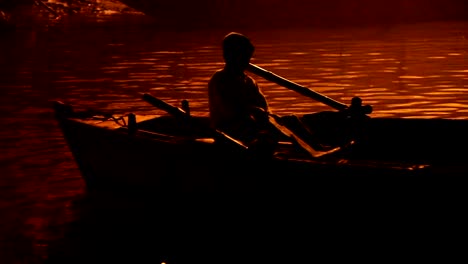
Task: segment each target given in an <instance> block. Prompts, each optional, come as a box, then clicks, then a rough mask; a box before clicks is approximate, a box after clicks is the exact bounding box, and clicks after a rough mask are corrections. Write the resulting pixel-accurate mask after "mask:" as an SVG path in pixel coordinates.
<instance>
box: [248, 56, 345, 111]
mask: <svg viewBox="0 0 468 264" xmlns="http://www.w3.org/2000/svg"><path fill="white" fill-rule="evenodd" d="M247 70H248V71H249V72H251V73H254V74H256V75H258V76H260V77H263V78H265V79H266V80H268V81H271V82H274V83H276V84H278V85H281V86H284V87H286V88H289V89H291V90H293V91H295V92H298V93H300V94H302V95H304V96H307V97H310V98H312V99H314V100H317V101H319V102H321V103H324V104H326V105H328V106H330V107H332V108H334V109H336V110H339V111H343V110H346V109H347V108H348V106H347V105H346V104H343V103H341V102H338V101H336V100H334V99H332V98H330V97H328V96H325V95H323V94H320V93H318V92H315V91H313V90H311V89H309V88H307V87H305V86H302V85H300V84H297V83H295V82H292V81H290V80H287V79H285V78H283V77H281V76H278V75H276V74H274V73H272V72H270V71H267V70H265V69H263V68H261V67H259V66H257V65H255V64H252V63H249V66H248V67H247Z"/></svg>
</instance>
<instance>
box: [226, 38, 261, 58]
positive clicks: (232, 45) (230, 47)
mask: <svg viewBox="0 0 468 264" xmlns="http://www.w3.org/2000/svg"><path fill="white" fill-rule="evenodd" d="M254 50H255V47H254V46H253V45H252V42H251V41H250V39H249V38H247V37H246V36H244V35H243V34H240V33H237V32H231V33H229V34H227V35H226V36H225V37H224V39H223V51H224V56H225V57H226V55H227V54H231V53H233V52H239V51H241V52H242V53H244V54H249V55H250V56H251V55H252V54H253V52H254Z"/></svg>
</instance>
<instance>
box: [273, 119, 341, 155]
mask: <svg viewBox="0 0 468 264" xmlns="http://www.w3.org/2000/svg"><path fill="white" fill-rule="evenodd" d="M276 118H277V117H276V116H275V115H272V114H269V115H268V121H269V122H270V124H271V125H272V126H274V127H275V128H276V129H278V131H279V132H280V133H282V134H283V135H285V136H286V137H288V138H290V139H291V141H293V142H294V143H296V144H297V145H299V147H301V148H302V149H304V150H305V151H307V152H308V153H309V154H310V156H311V157H312V158H319V157H322V156H325V155H328V154H332V153H335V152H337V151H339V150H341V147H336V148H333V149H329V150H318V149H315V148H314V147H313V146H311V145H310V144H308V143H307V142H305V141H304V140H303V139H302V138H300V137H299V136H297V135H296V133H294V132H293V131H292V130H291V129H289V128H288V127H286V126H283V125H281V124H280V123H278V122H277V121H276Z"/></svg>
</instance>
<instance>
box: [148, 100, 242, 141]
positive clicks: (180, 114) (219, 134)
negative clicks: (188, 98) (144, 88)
mask: <svg viewBox="0 0 468 264" xmlns="http://www.w3.org/2000/svg"><path fill="white" fill-rule="evenodd" d="M142 97H143V100H145V101H146V102H148V103H150V104H152V105H153V106H155V107H157V108H159V109H161V110H164V111H166V112H167V113H168V114H170V115H172V116H174V117H176V118H191V116H190V114H189V113H188V112H187V111H186V110H183V109H181V108H179V107H177V106H173V105H171V104H169V103H167V102H165V101H163V100H161V99H159V98H157V97H154V96H153V95H151V94H149V93H144V94H143V96H142ZM209 129H210V130H211V131H212V132H213V133H214V135H215V137H216V138H217V139H221V140H223V141H224V142H227V143H230V144H231V145H233V146H235V147H237V148H239V149H241V150H247V149H248V147H247V146H246V145H245V144H244V143H242V142H241V141H239V140H237V139H235V138H233V137H231V136H229V135H228V134H226V133H224V132H223V131H220V130H218V129H212V128H209Z"/></svg>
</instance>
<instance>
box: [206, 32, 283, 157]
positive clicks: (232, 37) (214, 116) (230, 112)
mask: <svg viewBox="0 0 468 264" xmlns="http://www.w3.org/2000/svg"><path fill="white" fill-rule="evenodd" d="M222 47H223V56H224V61H225V66H224V68H223V69H220V70H218V71H216V72H215V73H214V74H213V76H212V77H211V79H210V81H209V84H208V94H209V110H210V120H211V125H212V126H213V127H214V128H216V129H219V130H221V131H223V132H225V133H227V134H229V135H230V136H232V137H234V138H236V139H239V140H241V141H242V142H244V143H245V144H247V145H248V146H250V147H254V148H255V147H258V146H262V147H265V146H267V145H270V144H273V145H274V144H275V140H276V139H275V138H274V136H273V135H272V133H270V131H271V129H270V128H269V122H268V114H269V112H268V111H269V109H268V103H267V101H266V99H265V96H264V95H263V93H262V91H261V90H260V89H259V87H258V85H257V83H256V81H255V80H254V79H253V78H252V77H250V76H248V75H247V74H246V73H245V69H246V68H247V66H248V65H249V63H250V59H251V58H252V56H253V53H254V50H255V48H254V46H253V45H252V43H251V41H250V40H249V39H248V38H247V37H246V36H244V35H242V34H240V33H236V32H231V33H229V34H227V35H226V36H225V37H224V40H223V43H222Z"/></svg>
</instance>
